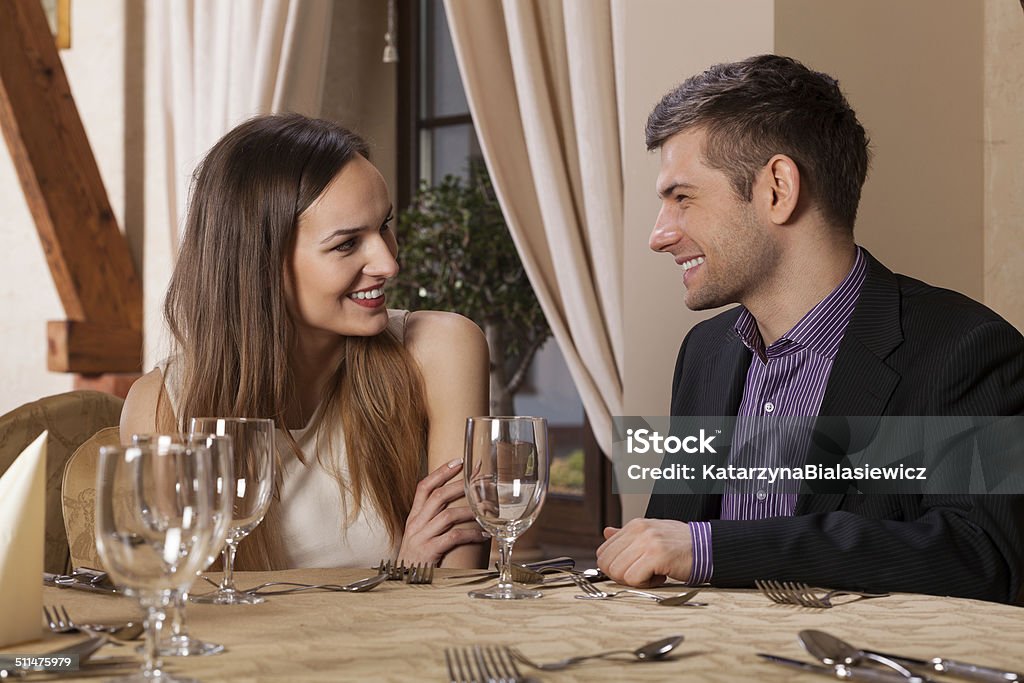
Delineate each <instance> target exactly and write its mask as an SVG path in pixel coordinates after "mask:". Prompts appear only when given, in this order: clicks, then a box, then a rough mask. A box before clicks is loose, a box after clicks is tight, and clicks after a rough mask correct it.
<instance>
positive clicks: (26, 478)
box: [0, 432, 46, 647]
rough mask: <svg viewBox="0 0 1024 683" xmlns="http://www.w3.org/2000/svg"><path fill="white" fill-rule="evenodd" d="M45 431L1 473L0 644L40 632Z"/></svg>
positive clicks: (19, 641)
mask: <svg viewBox="0 0 1024 683" xmlns="http://www.w3.org/2000/svg"><path fill="white" fill-rule="evenodd" d="M45 502H46V432H43V433H42V434H40V435H39V438H37V439H36V440H35V441H33V442H32V443H31V444H29V446H28V447H27V448H26V449H25V450H23V451H22V452H21V455H19V456H18V459H17V460H15V461H14V462H13V463H12V464H11V466H10V467H9V468H8V470H7V471H6V472H5V473H4V475H3V476H2V477H0V612H2V613H3V618H2V619H0V647H5V646H7V645H14V644H15V643H24V642H26V641H30V640H38V639H39V638H40V636H41V635H42V628H43V627H42V614H43V581H42V579H43V542H44V539H45V534H46V531H45V528H46V527H45V524H46V519H45V518H46V506H45Z"/></svg>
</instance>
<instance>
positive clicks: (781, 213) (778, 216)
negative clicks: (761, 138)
mask: <svg viewBox="0 0 1024 683" xmlns="http://www.w3.org/2000/svg"><path fill="white" fill-rule="evenodd" d="M757 180H758V182H757V184H758V185H760V187H759V188H758V190H757V192H758V194H759V196H760V197H762V198H763V199H764V200H765V205H766V208H767V216H768V219H769V220H771V222H772V223H774V224H775V225H784V224H786V223H787V222H789V220H790V219H791V218H792V217H793V213H794V212H795V211H796V207H797V202H798V201H799V200H800V169H798V168H797V165H796V162H795V161H793V159H791V158H790V157H788V156H786V155H785V154H776V155H775V156H773V157H772V158H771V159H769V160H768V163H767V164H765V165H764V167H763V168H762V169H761V171H760V173H758V179H757Z"/></svg>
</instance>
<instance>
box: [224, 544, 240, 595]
mask: <svg viewBox="0 0 1024 683" xmlns="http://www.w3.org/2000/svg"><path fill="white" fill-rule="evenodd" d="M236 552H238V546H237V545H236V544H235V542H234V541H233V540H231V539H228V542H227V543H225V544H224V553H223V555H224V578H222V579H221V580H220V591H221V592H222V593H234V592H236V591H237V590H238V589H237V588H235V553H236Z"/></svg>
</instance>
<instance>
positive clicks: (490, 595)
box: [466, 584, 544, 600]
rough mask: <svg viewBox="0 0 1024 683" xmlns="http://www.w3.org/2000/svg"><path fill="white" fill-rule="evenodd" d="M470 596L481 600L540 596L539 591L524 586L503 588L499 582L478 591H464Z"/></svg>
mask: <svg viewBox="0 0 1024 683" xmlns="http://www.w3.org/2000/svg"><path fill="white" fill-rule="evenodd" d="M466 595H468V596H469V597H471V598H480V599H483V600H533V599H534V598H539V597H542V596H543V595H544V594H543V593H541V592H540V591H532V590H526V589H524V588H516V587H515V586H513V587H511V588H503V587H502V586H501V585H500V584H499V585H496V586H491V587H490V588H487V589H484V590H480V591H469V592H468V593H466Z"/></svg>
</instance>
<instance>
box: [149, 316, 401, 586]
mask: <svg viewBox="0 0 1024 683" xmlns="http://www.w3.org/2000/svg"><path fill="white" fill-rule="evenodd" d="M408 315H409V313H408V311H388V316H389V323H388V326H389V328H390V329H391V330H392V331H393V332H394V333H395V334H396V336H397V337H398V339H399V340H403V339H404V337H405V324H406V319H407V317H408ZM157 367H158V368H159V369H160V371H161V372H162V373H163V377H164V386H165V387H166V390H167V395H168V397H169V398H170V401H171V407H172V408H173V409H174V413H175V415H177V414H178V410H177V406H178V400H177V398H178V393H177V392H178V389H179V386H180V379H179V377H178V373H177V371H176V368H175V364H174V363H173V362H172V359H165V360H163V361H161V362H160V363H158V364H157ZM319 418H320V408H318V409H317V410H316V412H315V413H314V415H313V417H312V418H311V419H310V423H309V425H307V426H306V427H304V428H302V429H292V430H290V431H291V435H292V437H293V438H294V439H295V442H296V443H297V444H298V445H299V448H301V449H302V454H303V456H304V459H305V461H306V462H305V463H301V462H299V460H298V458H296V457H295V456H294V455H293V454H292V453H291V452H290V449H289V448H288V447H287V446H285V447H282V444H285V443H286V441H285V440H284V439H283V438H282V437H281V435H280V434H279V435H278V438H277V443H278V452H279V453H280V454H281V461H282V472H281V475H282V477H281V501H280V506H281V508H280V519H281V534H282V538H283V540H284V548H285V559H286V562H287V564H288V567H290V568H304V567H375V566H377V564H378V563H379V562H380V561H381V560H382V559H394V558H396V557H397V556H398V550H399V547H400V546H401V542H402V539H401V538H396V539H395V541H394V542H392V541H391V539H390V538H389V537H388V532H387V527H386V526H385V525H384V521H383V519H382V518H381V515H380V512H379V511H378V509H377V507H376V505H374V502H373V501H372V500H371V499H370V497H369V496H367V495H364V496H363V498H362V501H361V505H360V509H359V510H358V511H354V505H353V502H352V497H351V495H350V494H349V493H348V491H347V490H346V491H345V493H344V495H342V491H341V487H339V485H338V482H337V480H336V479H335V478H334V477H332V476H331V475H330V474H329V473H328V472H327V470H325V469H324V467H323V465H321V464H320V461H319V460H318V459H317V451H316V443H317V435H318V432H320V431H321V430H323V429H325V428H326V427H325V425H324V423H323V421H321V420H320V419H319ZM335 423H336V426H335V428H334V430H333V431H332V432H331V433H330V434H322V435H320V442H321V443H325V444H326V443H329V444H330V445H331V449H330V452H329V453H325V454H324V457H325V458H326V457H332V458H333V459H335V461H336V462H338V463H339V464H340V468H339V469H340V474H341V476H342V478H343V479H344V481H345V483H346V484H347V483H348V457H347V455H346V452H345V435H344V433H343V432H342V428H341V424H340V421H335ZM311 425H316V427H315V428H313V427H312V426H311ZM243 542H244V541H243Z"/></svg>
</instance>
